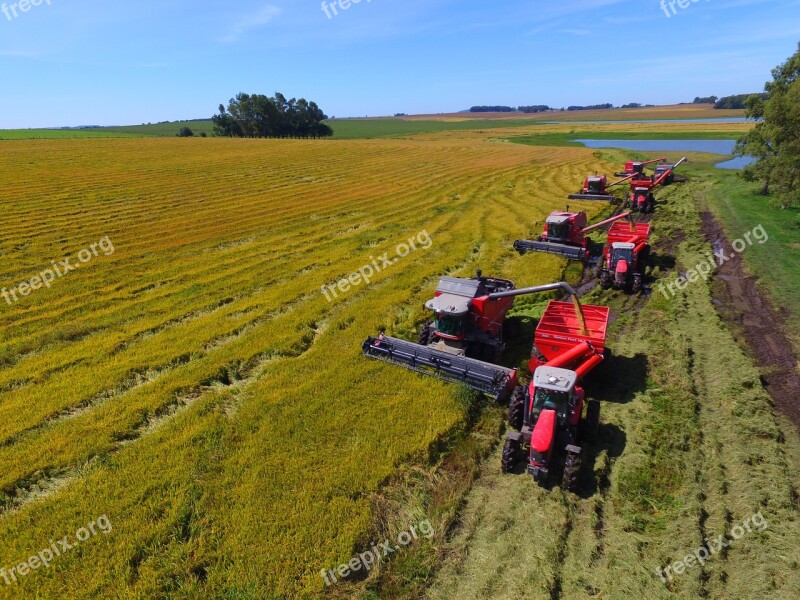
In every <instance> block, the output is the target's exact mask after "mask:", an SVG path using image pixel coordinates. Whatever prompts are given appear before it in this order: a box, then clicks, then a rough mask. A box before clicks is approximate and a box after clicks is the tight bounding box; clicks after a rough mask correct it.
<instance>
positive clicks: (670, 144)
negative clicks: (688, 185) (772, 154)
mask: <svg viewBox="0 0 800 600" xmlns="http://www.w3.org/2000/svg"><path fill="white" fill-rule="evenodd" d="M573 141H575V142H580V143H581V144H583V145H584V146H586V147H587V148H619V149H621V150H635V151H638V152H654V151H659V152H660V151H664V152H707V153H709V154H733V148H734V146H735V145H736V141H735V140H573ZM752 162H753V159H752V158H751V157H749V156H740V157H736V158H734V159H732V160H728V161H725V162H721V163H719V164H718V165H716V166H717V167H718V168H720V169H741V168H743V167H745V166H747V165H749V164H750V163H752Z"/></svg>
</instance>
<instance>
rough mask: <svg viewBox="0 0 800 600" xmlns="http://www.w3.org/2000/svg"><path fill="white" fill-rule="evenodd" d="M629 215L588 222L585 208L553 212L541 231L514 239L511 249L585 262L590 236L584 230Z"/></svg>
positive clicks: (588, 250)
mask: <svg viewBox="0 0 800 600" xmlns="http://www.w3.org/2000/svg"><path fill="white" fill-rule="evenodd" d="M628 216H630V213H629V212H626V213H622V214H619V215H615V216H613V217H611V218H610V219H606V220H605V221H600V222H599V223H595V224H594V225H589V226H587V225H586V222H587V217H586V213H585V212H578V213H574V212H568V211H557V212H553V213H550V216H549V217H547V220H546V221H545V225H544V232H543V233H542V235H540V236H539V237H538V238H537V239H536V240H517V241H515V242H514V249H515V250H516V251H517V252H519V253H520V254H525V253H527V252H547V253H548V254H559V255H561V256H566V257H567V258H570V259H572V260H582V261H584V262H586V261H588V260H589V257H590V256H591V248H590V241H591V240H590V239H589V237H588V236H587V235H586V234H588V233H589V232H590V231H594V230H595V229H599V228H601V227H604V226H606V225H608V224H609V223H613V222H614V221H619V220H620V219H624V218H626V217H628Z"/></svg>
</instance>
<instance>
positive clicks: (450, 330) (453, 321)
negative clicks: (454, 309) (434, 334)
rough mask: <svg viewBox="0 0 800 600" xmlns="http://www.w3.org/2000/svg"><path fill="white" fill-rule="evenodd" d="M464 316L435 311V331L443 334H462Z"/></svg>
mask: <svg viewBox="0 0 800 600" xmlns="http://www.w3.org/2000/svg"><path fill="white" fill-rule="evenodd" d="M464 330H465V327H464V317H463V316H461V315H453V314H450V313H446V312H438V313H436V331H438V332H439V333H442V334H444V335H451V336H456V337H458V336H462V335H464Z"/></svg>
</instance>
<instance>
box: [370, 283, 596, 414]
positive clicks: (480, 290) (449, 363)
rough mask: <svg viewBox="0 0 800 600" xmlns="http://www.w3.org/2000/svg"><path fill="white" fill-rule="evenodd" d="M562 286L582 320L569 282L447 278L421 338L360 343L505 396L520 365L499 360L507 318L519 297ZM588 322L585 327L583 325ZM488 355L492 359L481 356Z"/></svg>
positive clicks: (381, 356)
mask: <svg viewBox="0 0 800 600" xmlns="http://www.w3.org/2000/svg"><path fill="white" fill-rule="evenodd" d="M558 289H561V290H563V291H564V292H566V293H567V294H569V295H571V296H572V298H573V303H574V306H575V313H576V314H577V315H578V317H577V318H578V319H579V321H580V322H583V310H582V308H581V305H580V301H579V300H578V296H577V293H576V292H575V290H574V289H572V287H571V286H570V285H569V284H567V283H565V282H559V283H551V284H547V285H539V286H534V287H528V288H520V289H517V288H516V287H515V285H514V282H512V281H509V280H507V279H495V278H491V277H483V276H482V275H481V273H480V271H478V274H477V276H476V277H475V278H473V279H457V278H454V277H442V278H441V280H440V281H439V285H438V286H437V288H436V296H435V297H434V298H433V299H432V300H429V301H428V302H426V303H425V307H426V308H428V309H430V310H432V311H433V315H434V320H433V321H429V322H427V323H426V324H425V325H423V327H422V329H421V331H420V333H419V340H418V343H414V342H409V341H406V340H401V339H398V338H394V337H389V336H386V335H383V334H381V335H379V336H378V337H369V338H367V339H366V340H365V341H364V343H363V344H362V345H361V348H362V350H363V352H364V354H365V355H366V356H368V357H370V358H374V359H377V360H382V361H384V362H388V363H392V364H395V365H399V366H401V367H404V368H406V369H410V370H412V371H417V372H419V373H423V374H425V375H431V376H433V377H437V378H439V379H443V380H445V381H450V382H454V383H463V384H464V385H466V386H468V387H469V388H471V389H473V390H476V391H479V392H483V393H484V394H487V395H489V396H492V397H493V398H495V399H496V400H502V401H505V400H506V399H507V398H508V397H509V396H510V395H511V393H512V392H513V391H514V389H515V388H516V387H517V385H518V383H519V382H518V379H517V369H509V368H507V367H502V366H499V365H497V364H494V363H496V362H498V361H499V359H500V354H501V352H502V349H503V323H504V321H505V317H506V314H507V313H508V311H509V310H510V309H511V307H512V306H513V304H514V298H515V297H517V296H522V295H526V294H537V293H542V292H550V291H554V290H558ZM584 327H585V326H584ZM487 355H488V357H489V358H490V360H492V361H493V362H485V361H483V360H480V358H483V357H487Z"/></svg>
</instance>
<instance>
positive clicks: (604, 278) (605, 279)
mask: <svg viewBox="0 0 800 600" xmlns="http://www.w3.org/2000/svg"><path fill="white" fill-rule="evenodd" d="M612 283H613V280H612V277H611V271H609V270H607V269H604V270H603V272H602V273H600V287H602V288H603V289H604V290H607V289H608V288H610V287H611V284H612Z"/></svg>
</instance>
